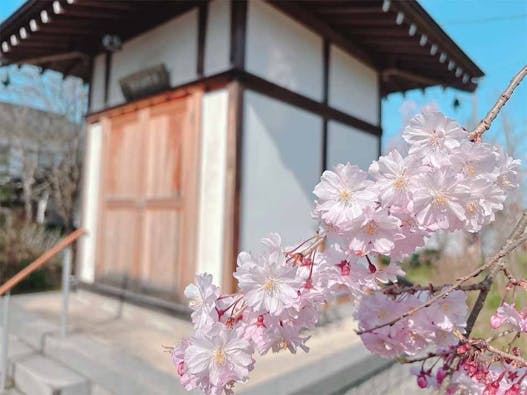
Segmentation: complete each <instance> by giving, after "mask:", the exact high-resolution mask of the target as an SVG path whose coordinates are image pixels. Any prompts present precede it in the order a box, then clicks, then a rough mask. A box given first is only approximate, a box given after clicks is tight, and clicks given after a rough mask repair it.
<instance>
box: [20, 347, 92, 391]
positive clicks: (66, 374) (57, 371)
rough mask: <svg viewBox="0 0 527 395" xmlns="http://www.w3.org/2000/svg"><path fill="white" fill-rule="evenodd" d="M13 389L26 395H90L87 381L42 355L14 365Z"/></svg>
mask: <svg viewBox="0 0 527 395" xmlns="http://www.w3.org/2000/svg"><path fill="white" fill-rule="evenodd" d="M14 365H15V366H14V385H15V388H17V389H18V390H20V391H22V392H23V393H24V394H26V395H90V394H91V388H90V383H89V381H88V380H87V379H86V378H85V377H83V376H81V375H79V374H78V373H76V372H74V371H73V370H71V369H69V368H67V367H66V366H64V365H61V364H59V363H57V362H55V361H54V360H52V359H50V358H47V357H45V356H43V355H31V356H29V357H27V358H22V359H20V360H18V361H16V362H15V364H14Z"/></svg>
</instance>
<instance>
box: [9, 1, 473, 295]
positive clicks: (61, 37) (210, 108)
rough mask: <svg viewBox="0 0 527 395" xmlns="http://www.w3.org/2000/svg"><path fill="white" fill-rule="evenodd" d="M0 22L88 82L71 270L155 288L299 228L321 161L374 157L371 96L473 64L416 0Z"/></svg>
mask: <svg viewBox="0 0 527 395" xmlns="http://www.w3.org/2000/svg"><path fill="white" fill-rule="evenodd" d="M0 32H1V33H0V34H1V40H0V48H1V56H2V63H3V64H13V63H31V64H36V65H40V66H42V67H43V68H50V69H54V70H57V71H60V72H62V73H64V74H65V75H72V76H77V77H80V78H83V79H84V80H85V81H86V82H87V83H89V84H90V91H91V93H90V107H89V114H88V116H87V127H86V133H87V146H86V160H85V168H84V184H83V204H82V218H83V220H82V227H84V228H86V229H87V231H88V235H87V236H86V237H85V238H84V239H83V241H82V244H81V248H80V253H79V254H78V262H77V274H78V277H79V278H80V280H81V281H82V282H83V283H84V284H89V285H90V286H91V287H93V288H96V289H99V290H104V291H106V292H112V293H116V294H119V293H122V291H123V289H125V290H126V294H127V295H134V296H135V297H137V295H148V297H144V296H143V298H144V299H146V298H147V299H148V300H149V301H151V302H156V303H165V304H166V303H167V301H168V302H169V303H171V302H174V301H175V302H177V301H178V300H179V298H180V297H181V294H182V290H183V289H184V286H185V284H187V283H188V282H190V281H192V279H193V276H194V273H195V272H197V271H198V272H202V271H207V272H209V273H212V274H214V277H215V280H216V281H217V282H218V283H221V284H222V286H223V288H224V289H226V290H228V289H232V288H233V287H234V284H233V281H232V277H231V273H232V271H233V269H234V267H235V258H236V254H237V252H238V251H239V250H252V249H254V248H256V247H257V244H258V241H259V239H260V238H261V237H262V236H264V235H266V234H267V233H269V232H271V231H278V232H280V233H281V234H282V235H283V238H284V240H285V243H293V242H295V241H298V240H300V239H302V238H304V237H306V236H309V235H310V234H311V233H312V232H313V231H314V230H315V223H314V222H313V221H312V220H311V219H310V211H311V206H312V199H313V196H312V189H313V187H314V185H315V184H316V183H317V180H318V179H319V177H320V174H321V172H322V171H323V170H324V169H326V168H329V167H331V166H333V165H334V164H335V163H337V162H345V161H352V162H354V163H357V164H359V165H360V166H362V167H363V168H366V167H367V165H368V164H369V163H370V162H371V161H372V160H373V159H375V158H376V157H377V156H378V154H379V150H380V139H381V135H382V129H381V100H382V98H383V97H384V96H386V95H387V94H390V93H392V92H404V91H406V90H410V89H418V88H419V89H424V88H426V87H429V86H433V85H443V86H451V87H455V88H459V89H462V90H466V91H473V90H474V89H475V88H476V79H477V78H479V77H481V76H482V75H483V73H482V71H481V70H480V69H479V68H478V67H477V66H476V65H475V64H474V63H473V62H472V61H471V60H470V59H469V58H468V57H467V56H466V55H465V54H464V53H463V51H462V50H461V49H460V48H459V47H458V46H457V45H456V44H455V43H454V42H453V41H452V40H451V39H450V38H449V37H448V36H447V35H446V34H445V32H444V31H443V30H442V29H441V28H440V27H439V26H438V25H437V24H436V23H435V22H434V20H433V19H432V18H431V17H430V16H429V15H428V14H427V13H426V11H425V10H424V9H423V8H422V7H421V6H420V5H419V4H418V3H417V2H415V1H394V0H392V1H389V0H384V1H382V0H371V1H366V0H348V1H322V0H320V1H319V0H317V1H273V0H268V1H263V0H251V1H237V0H235V1H230V0H213V1H166V2H162V1H150V2H143V1H101V0H59V1H47V0H46V1H44V0H29V1H28V2H26V3H25V4H24V5H23V6H22V7H21V9H20V10H19V11H17V12H16V13H15V14H14V15H13V16H12V17H11V18H9V19H8V20H6V21H5V22H4V23H3V24H2V25H1V26H0ZM161 301H163V302H161Z"/></svg>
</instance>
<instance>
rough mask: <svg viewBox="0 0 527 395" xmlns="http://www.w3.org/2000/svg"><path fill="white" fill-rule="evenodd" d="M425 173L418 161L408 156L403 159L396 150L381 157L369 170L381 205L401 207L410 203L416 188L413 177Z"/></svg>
mask: <svg viewBox="0 0 527 395" xmlns="http://www.w3.org/2000/svg"><path fill="white" fill-rule="evenodd" d="M427 171H428V168H427V167H426V166H423V165H422V164H421V163H420V161H417V160H415V158H413V157H410V156H407V157H405V158H403V157H402V156H401V154H400V153H399V152H398V151H397V150H393V151H390V152H389V153H388V154H387V155H385V156H381V157H380V158H379V160H377V161H374V162H373V163H372V164H371V165H370V168H369V173H370V175H371V176H372V177H373V179H374V180H375V186H376V188H377V189H378V191H379V196H380V200H381V202H382V203H383V205H385V206H391V205H398V206H401V207H406V206H407V205H408V204H409V203H410V202H411V198H412V191H413V190H414V189H415V188H416V186H417V184H416V177H415V176H417V175H418V174H422V173H424V172H427Z"/></svg>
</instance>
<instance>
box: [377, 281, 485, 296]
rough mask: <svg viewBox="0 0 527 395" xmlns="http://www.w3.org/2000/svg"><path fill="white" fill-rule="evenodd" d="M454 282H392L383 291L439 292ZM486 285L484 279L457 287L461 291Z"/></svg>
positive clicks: (386, 292) (477, 288) (480, 288)
mask: <svg viewBox="0 0 527 395" xmlns="http://www.w3.org/2000/svg"><path fill="white" fill-rule="evenodd" d="M451 286H452V284H442V285H432V284H429V285H411V286H405V287H401V286H400V285H399V284H392V285H389V286H387V287H385V288H383V293H384V294H386V295H393V296H396V295H401V294H404V293H409V294H414V293H416V292H420V291H429V292H431V293H436V292H439V291H441V290H443V289H445V288H448V287H451ZM485 287H486V284H485V283H484V281H481V282H479V283H474V284H467V285H460V286H459V287H458V288H457V289H458V290H460V291H480V290H482V289H484V288H485Z"/></svg>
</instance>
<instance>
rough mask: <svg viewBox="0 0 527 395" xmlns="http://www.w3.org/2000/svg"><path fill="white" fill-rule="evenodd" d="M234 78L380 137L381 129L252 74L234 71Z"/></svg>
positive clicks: (265, 93) (300, 106) (303, 107)
mask: <svg viewBox="0 0 527 395" xmlns="http://www.w3.org/2000/svg"><path fill="white" fill-rule="evenodd" d="M235 78H237V79H239V80H240V81H241V82H242V83H243V85H244V86H245V87H246V88H247V89H251V90H254V91H255V92H258V93H261V94H263V95H266V96H269V97H272V98H274V99H276V100H279V101H282V102H284V103H288V104H291V105H293V106H296V107H299V108H301V109H303V110H306V111H309V112H312V113H315V114H318V115H320V116H321V117H324V118H327V119H328V120H333V121H337V122H340V123H343V124H345V125H348V126H351V127H353V128H356V129H360V130H363V131H365V132H368V133H371V134H374V135H376V136H378V135H380V133H381V128H380V127H379V126H377V125H372V124H371V123H369V122H366V121H364V120H362V119H359V118H356V117H354V116H352V115H349V114H347V113H345V112H342V111H340V110H337V109H335V108H332V107H330V106H329V105H327V104H324V103H321V102H318V101H316V100H313V99H311V98H309V97H307V96H304V95H301V94H299V93H296V92H293V91H291V90H289V89H287V88H284V87H282V86H279V85H276V84H274V83H272V82H269V81H267V80H265V79H263V78H260V77H258V76H256V75H254V74H251V73H248V72H245V71H239V70H235Z"/></svg>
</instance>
